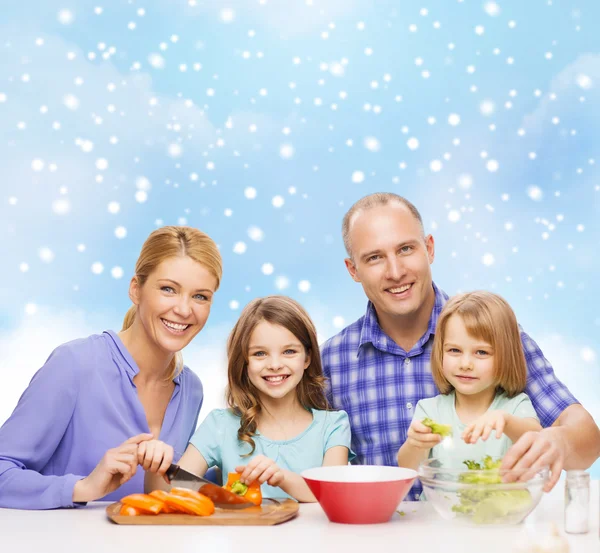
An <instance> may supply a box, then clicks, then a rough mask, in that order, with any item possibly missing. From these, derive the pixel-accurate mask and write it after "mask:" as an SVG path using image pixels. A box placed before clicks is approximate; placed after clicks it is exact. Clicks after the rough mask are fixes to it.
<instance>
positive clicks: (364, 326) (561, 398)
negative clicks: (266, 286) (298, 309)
mask: <svg viewBox="0 0 600 553" xmlns="http://www.w3.org/2000/svg"><path fill="white" fill-rule="evenodd" d="M433 288H434V291H435V304H434V307H433V311H432V313H431V318H430V319H429V326H428V328H427V331H426V332H425V334H423V336H421V338H420V340H419V341H418V342H417V343H416V344H415V345H414V346H413V348H412V349H411V350H410V351H408V352H406V351H404V350H403V349H402V348H401V347H400V346H398V345H397V344H396V343H395V342H394V341H393V340H392V339H391V338H390V337H389V336H387V335H386V334H385V333H384V332H383V330H381V327H380V326H379V323H378V321H377V316H376V313H375V308H374V306H373V304H372V303H371V302H369V303H368V305H367V312H366V313H365V315H364V316H362V317H361V318H360V319H358V321H356V322H354V323H352V324H351V325H350V326H347V327H346V328H345V329H344V330H342V331H341V332H340V333H339V334H337V335H335V336H333V337H332V338H330V339H329V340H328V341H327V342H325V344H323V346H322V348H321V356H322V360H323V371H324V373H325V376H326V377H327V379H328V383H327V397H328V399H329V402H330V403H331V405H332V406H333V408H334V409H343V410H344V411H346V412H347V413H348V416H349V417H350V426H351V428H352V449H353V450H354V452H356V459H355V460H354V463H356V464H363V465H389V466H396V465H397V461H396V455H397V453H398V449H399V448H400V446H401V445H402V444H403V443H404V442H405V440H406V434H407V432H408V428H409V426H410V423H411V421H412V417H413V412H414V408H415V406H416V405H417V402H418V401H419V400H421V399H425V398H429V397H433V396H435V395H437V394H438V393H439V391H438V389H437V387H436V385H435V384H434V382H433V377H432V375H431V364H430V357H431V348H432V345H433V337H434V335H435V329H436V324H437V320H438V317H439V315H440V312H441V311H442V307H443V306H444V304H445V303H446V301H447V300H448V296H447V295H446V294H445V293H444V292H443V291H442V290H440V289H438V288H437V286H436V285H435V284H434V285H433ZM521 342H522V344H523V349H524V352H525V360H526V362H527V373H528V374H527V387H526V388H525V393H526V394H527V395H528V396H529V398H530V399H531V401H532V403H533V406H534V408H535V410H536V412H537V414H538V417H539V419H540V422H541V425H542V426H543V427H547V426H551V425H552V424H553V423H554V421H555V420H556V418H557V417H558V416H559V415H560V414H561V413H562V411H563V410H564V409H566V408H567V407H568V406H569V405H571V404H573V403H577V400H576V399H575V398H574V397H573V395H572V394H571V393H570V392H569V390H568V389H567V387H566V386H565V385H564V384H562V382H560V381H559V380H558V379H557V378H556V375H555V374H554V370H553V369H552V365H550V363H549V362H548V361H547V360H546V358H545V357H544V355H543V353H542V351H541V350H540V348H539V347H538V345H537V344H536V343H535V342H534V341H533V340H532V339H531V338H530V337H529V336H528V335H527V334H526V333H525V332H523V330H521ZM420 492H421V487H420V484H418V483H417V484H415V486H414V487H413V489H412V490H411V493H410V494H409V496H407V498H406V499H417V498H418V494H419V493H420Z"/></svg>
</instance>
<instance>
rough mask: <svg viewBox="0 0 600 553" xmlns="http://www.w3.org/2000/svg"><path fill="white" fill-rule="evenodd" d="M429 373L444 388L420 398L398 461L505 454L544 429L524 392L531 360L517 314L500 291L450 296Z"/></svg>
mask: <svg viewBox="0 0 600 553" xmlns="http://www.w3.org/2000/svg"><path fill="white" fill-rule="evenodd" d="M431 373H432V376H433V380H434V382H435V384H436V386H437V387H438V389H439V391H440V392H441V393H440V395H437V396H435V397H432V398H428V399H423V400H421V401H419V402H418V403H417V406H416V408H415V413H414V416H413V420H412V423H411V425H410V428H409V430H408V437H407V440H406V442H404V444H403V445H402V447H401V448H400V450H399V451H398V464H399V465H400V466H402V467H408V468H415V469H416V468H417V467H418V465H419V463H420V462H421V461H423V460H425V459H426V458H428V457H435V458H436V459H438V460H439V461H440V462H441V463H442V464H443V465H445V466H455V467H461V466H462V463H463V461H464V460H475V461H481V460H482V459H483V457H485V456H486V455H490V456H492V457H493V458H494V459H498V458H502V457H503V456H504V454H505V453H506V452H507V451H508V449H509V448H510V447H511V445H512V444H513V442H516V441H517V440H518V439H519V438H520V437H521V436H522V435H523V434H524V433H525V432H528V431H538V430H541V426H540V423H539V420H538V417H537V415H536V412H535V410H534V408H533V405H532V403H531V400H530V399H529V397H528V396H527V395H526V394H524V393H523V390H524V389H525V384H526V382H527V365H526V364H525V356H524V354H523V348H522V345H521V338H520V333H519V326H518V324H517V319H516V317H515V314H514V312H513V310H512V309H511V307H510V305H509V304H508V303H507V302H506V301H505V300H504V299H503V298H501V297H500V296H498V295H497V294H493V293H491V292H484V291H477V292H470V293H467V294H461V295H458V296H454V297H453V298H451V299H450V300H449V301H448V302H447V303H446V305H445V306H444V309H443V310H442V313H441V314H440V317H439V319H438V321H437V326H436V330H435V338H434V341H433V348H432V353H431ZM425 418H429V419H431V420H433V421H435V422H437V423H439V424H444V425H448V426H450V427H451V428H452V438H451V439H446V440H443V438H442V436H441V435H440V434H437V433H433V432H432V429H431V428H430V427H428V426H425V425H424V424H423V419H425ZM462 468H464V466H463V467H462Z"/></svg>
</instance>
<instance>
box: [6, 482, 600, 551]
mask: <svg viewBox="0 0 600 553" xmlns="http://www.w3.org/2000/svg"><path fill="white" fill-rule="evenodd" d="M598 488H599V483H598V481H594V482H592V494H591V509H590V531H589V533H587V534H584V535H567V539H568V540H569V543H570V546H571V553H588V552H590V553H591V552H594V553H598V552H599V551H600V539H599V527H598V519H599V512H598V507H599V498H598ZM563 494H564V482H563V481H561V482H559V483H558V484H557V486H556V487H555V489H554V490H553V491H552V492H551V493H550V494H547V495H545V496H544V497H543V499H542V501H541V502H540V504H539V505H538V507H537V508H536V510H535V511H534V512H533V513H532V514H531V515H530V516H529V518H528V519H527V520H526V521H525V523H524V524H521V525H519V526H511V527H502V528H498V527H496V528H494V527H485V528H480V527H477V528H472V527H465V526H459V525H457V524H452V523H451V522H446V521H444V520H442V519H441V518H440V517H439V516H438V515H437V513H435V511H433V510H432V507H431V505H429V504H427V503H424V502H423V503H408V502H407V503H403V504H402V505H401V506H400V507H399V509H400V510H403V511H404V512H405V516H400V515H398V514H396V515H394V517H393V519H392V520H391V521H390V522H388V523H387V524H376V525H365V526H356V525H344V524H332V523H330V522H329V521H328V520H327V518H326V517H325V514H324V513H323V511H322V510H321V507H320V506H319V505H317V504H311V505H301V507H300V513H299V515H298V516H297V517H296V518H295V519H294V520H291V521H289V522H286V523H284V524H281V525H279V526H271V527H256V526H255V527H250V526H248V527H236V526H225V527H223V526H221V527H219V526H155V527H150V526H119V525H116V524H113V523H111V522H110V521H109V520H108V519H107V518H106V515H105V508H106V505H107V504H106V503H94V504H90V505H88V506H87V507H86V508H83V509H60V510H54V511H18V510H12V509H0V551H1V552H4V551H6V552H14V551H18V552H25V553H29V552H30V551H31V552H40V553H54V552H57V553H58V552H59V551H60V552H66V553H70V552H77V553H96V552H98V553H100V552H102V553H123V552H127V553H138V552H140V553H154V552H160V553H188V552H189V553H212V552H218V553H229V552H232V553H233V552H235V553H250V552H251V553H262V552H266V553H270V552H275V551H277V552H278V553H284V552H286V553H287V552H289V553H292V552H303V553H316V552H320V551H329V552H331V553H337V552H338V551H339V552H341V553H348V552H353V551H360V552H361V553H376V552H377V553H378V552H380V551H386V552H387V551H389V552H390V553H404V552H406V553H429V552H434V551H443V552H444V553H454V552H456V553H495V552H498V553H510V552H512V551H513V548H514V545H515V543H516V542H517V541H518V540H522V539H523V538H524V537H525V536H526V535H527V534H528V533H530V532H534V531H540V530H547V529H548V526H549V524H550V523H551V522H555V523H556V524H557V526H558V528H559V529H560V530H561V532H562V531H563V497H564V496H563Z"/></svg>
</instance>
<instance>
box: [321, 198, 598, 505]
mask: <svg viewBox="0 0 600 553" xmlns="http://www.w3.org/2000/svg"><path fill="white" fill-rule="evenodd" d="M342 232H343V238H344V245H345V247H346V251H347V253H348V258H346V260H345V263H346V267H347V269H348V272H349V273H350V276H351V277H352V278H353V279H354V280H355V281H356V282H359V283H360V284H361V285H362V287H363V290H364V291H365V294H366V296H367V298H368V299H369V301H368V303H367V311H366V313H365V314H364V315H363V316H362V317H361V318H360V319H358V320H357V321H356V322H354V323H352V324H351V325H349V326H347V327H346V328H345V329H343V330H342V331H341V332H340V333H339V334H337V335H336V336H333V337H332V338H330V339H329V340H328V341H327V342H326V343H325V344H324V345H323V347H322V358H323V371H324V373H325V376H326V377H327V378H328V399H329V401H330V403H331V404H332V405H333V407H334V408H335V409H343V410H345V411H346V412H347V413H348V415H349V417H350V424H351V426H352V449H353V450H354V451H355V452H356V454H357V457H356V462H358V463H360V464H370V465H391V466H393V465H396V453H397V451H398V448H399V447H400V446H401V445H402V444H403V443H404V441H405V440H406V437H407V431H408V428H409V426H410V423H411V420H412V416H413V412H414V407H415V406H416V404H417V402H418V401H419V400H421V399H424V398H429V397H433V396H435V395H437V394H438V393H439V392H438V390H437V388H436V386H435V384H434V381H433V378H432V375H431V366H430V356H431V347H432V344H433V338H434V335H435V329H436V324H437V320H438V317H439V315H440V312H441V310H442V307H443V306H444V304H445V303H446V301H447V300H448V296H447V295H446V294H445V293H444V292H443V291H442V290H441V289H439V288H438V287H437V286H436V285H435V283H434V282H433V280H432V276H431V264H432V263H433V260H434V257H435V248H434V240H433V237H432V236H431V235H425V232H424V229H423V221H422V219H421V215H420V214H419V212H418V210H417V209H416V207H415V206H414V205H413V204H411V203H410V202H409V201H408V200H406V199H405V198H403V197H401V196H398V195H396V194H391V193H377V194H371V195H369V196H366V197H364V198H362V199H360V200H359V201H358V202H356V203H355V204H354V205H353V206H352V207H351V208H350V210H349V211H348V213H346V215H345V217H344V221H343V225H342ZM521 341H522V344H523V349H524V352H525V359H526V361H527V372H528V378H527V387H526V389H525V392H526V393H527V394H528V395H529V397H530V399H531V401H532V403H533V405H534V408H535V410H536V412H537V414H538V416H539V419H540V422H541V424H542V426H543V427H544V428H543V429H542V430H541V431H540V432H527V433H525V434H524V435H523V436H522V437H521V438H520V439H519V440H518V441H517V442H516V443H515V444H514V445H513V446H512V447H511V449H510V450H509V451H508V453H507V454H506V455H505V456H504V460H503V467H502V468H513V467H514V468H529V467H532V468H537V467H541V466H544V465H549V466H550V468H551V472H552V475H551V478H550V479H549V481H548V484H547V485H546V488H545V489H546V491H549V490H550V489H552V487H553V486H554V485H555V484H556V482H557V480H558V478H559V476H560V472H561V470H562V469H563V468H565V469H576V468H577V469H584V468H588V467H589V466H590V465H591V464H592V463H593V462H594V461H595V460H596V459H597V458H598V456H599V455H600V431H599V430H598V427H597V426H596V424H595V423H594V420H593V419H592V417H591V416H590V415H589V413H588V412H587V411H586V410H585V409H584V408H583V407H582V406H581V405H580V404H579V403H578V401H577V400H576V399H575V397H573V395H572V394H571V393H570V392H569V390H568V389H567V388H566V386H564V384H562V383H561V382H560V381H559V380H558V379H557V378H556V376H555V374H554V371H553V369H552V366H551V365H550V363H549V362H548V361H547V360H546V359H545V357H544V355H543V353H542V351H541V350H540V349H539V347H538V345H537V344H536V343H535V342H534V341H533V340H532V339H531V338H530V337H529V336H528V335H527V334H526V333H525V332H523V331H521ZM419 492H420V487H419V486H418V485H417V486H415V487H414V488H413V492H412V494H411V496H410V497H408V498H407V499H417V498H418V495H419Z"/></svg>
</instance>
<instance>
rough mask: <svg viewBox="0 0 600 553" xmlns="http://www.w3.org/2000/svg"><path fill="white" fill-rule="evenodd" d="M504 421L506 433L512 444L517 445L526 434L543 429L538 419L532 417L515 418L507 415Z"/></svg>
mask: <svg viewBox="0 0 600 553" xmlns="http://www.w3.org/2000/svg"><path fill="white" fill-rule="evenodd" d="M504 419H505V421H506V422H505V426H504V433H505V434H506V435H507V436H508V439H509V440H510V441H511V442H512V443H515V442H516V441H517V440H518V439H519V438H520V437H521V436H522V435H523V434H525V432H530V431H535V432H539V431H540V430H541V429H542V425H541V424H540V423H539V422H538V421H537V419H534V418H531V417H527V418H522V417H515V415H511V414H509V413H505V416H504Z"/></svg>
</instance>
